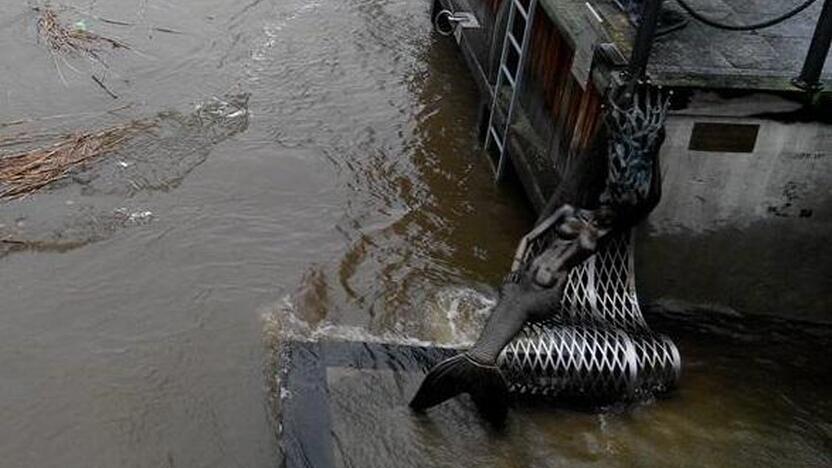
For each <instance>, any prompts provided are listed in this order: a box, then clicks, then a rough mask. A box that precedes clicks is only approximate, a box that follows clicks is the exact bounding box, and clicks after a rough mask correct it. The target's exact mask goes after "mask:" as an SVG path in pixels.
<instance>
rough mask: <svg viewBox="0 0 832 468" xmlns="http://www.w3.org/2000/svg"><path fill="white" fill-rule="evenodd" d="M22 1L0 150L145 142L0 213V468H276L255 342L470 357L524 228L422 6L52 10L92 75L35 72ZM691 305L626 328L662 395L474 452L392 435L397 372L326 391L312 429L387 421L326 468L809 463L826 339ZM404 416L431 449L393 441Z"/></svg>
mask: <svg viewBox="0 0 832 468" xmlns="http://www.w3.org/2000/svg"><path fill="white" fill-rule="evenodd" d="M29 5H30V3H27V2H24V1H17V0H15V1H7V2H3V3H2V5H0V90H1V91H2V92H0V125H2V127H0V135H3V136H4V137H7V138H8V137H10V136H13V135H20V134H21V133H23V132H26V133H27V134H28V135H33V136H32V138H34V139H35V140H38V141H40V139H43V140H44V141H47V140H48V138H49V136H48V135H45V136H44V135H42V134H44V133H56V132H65V131H70V130H76V129H95V128H100V127H103V126H107V125H113V124H119V123H123V122H126V121H130V120H133V119H143V120H149V121H153V122H154V124H155V125H156V129H155V130H153V131H152V132H150V133H146V134H143V135H141V136H138V137H136V138H135V139H133V140H131V141H129V142H127V143H126V144H125V145H124V147H123V148H121V149H120V150H119V151H116V152H115V153H114V154H113V155H110V156H108V157H107V158H106V159H105V160H102V161H100V162H99V163H97V164H94V165H91V167H89V168H88V170H86V171H80V172H79V173H77V174H73V175H72V177H70V178H68V179H67V180H64V181H62V182H60V183H58V184H56V185H54V186H51V187H50V188H49V189H48V190H46V191H43V192H41V193H38V194H34V195H31V196H29V197H27V198H25V199H22V200H17V201H3V202H0V239H5V240H11V241H14V242H6V243H4V244H2V245H0V298H2V302H0V466H3V467H6V466H9V467H29V466H37V467H52V466H54V467H74V466H85V467H98V466H101V467H105V466H106V467H110V466H137V467H139V466H140V467H150V466H153V467H157V466H186V467H203V466H204V467H209V466H218V467H219V466H222V467H227V466H239V467H251V466H275V465H279V464H280V460H281V455H280V446H279V432H280V425H279V411H280V409H279V404H278V403H277V401H278V400H279V399H280V395H279V382H278V381H277V380H278V379H279V375H280V369H279V367H280V366H285V365H289V364H287V363H284V362H281V361H280V359H278V357H277V356H276V354H277V350H278V349H279V348H280V344H281V342H282V341H284V340H286V339H288V338H292V339H298V338H301V339H318V340H326V339H333V338H337V339H354V340H375V341H378V340H382V341H392V342H405V343H413V342H418V343H425V342H431V343H439V344H443V345H463V344H465V343H468V342H470V341H471V340H472V339H473V338H475V337H476V335H477V333H478V327H479V326H480V325H481V323H482V321H483V319H484V317H485V315H486V313H487V309H488V306H489V305H490V304H491V303H492V302H493V296H494V291H493V286H494V285H496V284H498V282H499V280H500V278H501V277H502V276H503V274H504V273H505V272H506V269H507V268H508V266H509V261H510V257H511V254H512V253H513V250H514V247H515V245H516V242H517V241H518V239H519V238H520V236H522V235H523V233H524V232H525V231H527V230H528V229H529V227H530V226H531V224H532V222H533V215H532V213H531V212H530V211H529V209H528V208H527V205H526V204H525V202H524V200H523V199H522V197H521V196H520V195H519V194H518V192H517V191H516V190H514V189H512V188H510V187H495V186H494V184H493V183H492V181H491V174H490V169H489V168H488V167H487V163H486V162H485V160H484V159H483V158H482V155H481V154H480V153H479V151H478V145H477V141H476V134H475V126H476V125H475V124H476V122H475V120H476V118H475V117H476V116H475V110H476V109H475V106H476V102H477V95H476V89H475V86H474V83H473V81H472V80H471V79H470V78H469V76H468V72H467V70H466V68H465V67H464V65H463V63H462V61H461V59H460V57H459V56H458V53H457V51H456V49H455V46H454V45H453V44H452V43H451V42H449V41H447V40H446V39H443V38H440V37H437V36H436V35H435V34H433V33H432V32H431V28H430V21H429V17H428V10H429V7H430V5H429V4H428V2H417V1H409V0H408V1H404V0H400V1H389V0H271V1H270V0H253V1H251V2H237V1H230V0H182V1H172V0H113V1H108V2H99V1H96V0H88V1H80V0H74V1H72V2H69V1H68V2H66V3H65V5H70V6H72V7H73V8H69V9H62V10H60V11H59V15H60V18H62V19H65V20H66V21H68V22H69V23H70V24H73V23H75V22H76V21H79V20H83V27H85V28H87V30H90V31H93V32H97V33H99V34H104V35H107V36H111V37H114V38H118V39H119V40H121V41H123V42H125V43H126V44H128V45H129V46H130V47H131V48H130V49H129V50H124V49H118V50H113V51H107V52H104V53H103V54H102V55H101V57H100V60H98V61H96V60H90V59H88V58H85V57H77V56H76V57H72V56H64V55H62V54H51V53H50V52H49V50H48V49H47V48H46V46H45V44H44V43H43V42H42V41H38V32H37V29H36V21H37V19H36V13H35V12H33V11H32V10H31V9H30V8H29ZM114 21H116V22H118V23H126V24H115V23H114ZM92 75H95V76H96V78H98V79H99V80H100V81H101V82H102V83H104V85H105V86H106V87H107V89H109V93H108V92H107V91H105V90H104V89H103V88H102V87H100V86H98V85H97V84H96V82H95V81H93V80H92V78H91V76H92ZM110 93H112V94H113V95H115V96H118V98H117V99H115V98H113V97H112V96H111V95H110ZM0 142H2V140H0ZM2 149H5V148H2ZM696 313H697V314H698V315H696V316H695V319H694V318H692V314H691V313H690V311H685V312H684V313H682V312H668V311H666V310H656V311H655V313H654V314H651V315H652V316H651V317H648V319H649V320H652V324H653V326H654V327H655V328H656V329H658V330H661V331H663V332H666V333H668V334H669V335H671V336H672V337H673V338H674V339H675V340H676V341H677V342H678V343H679V344H680V347H681V348H682V353H683V355H684V357H685V370H684V372H685V374H684V377H683V380H682V385H681V388H680V390H679V392H678V393H677V394H675V395H673V396H671V397H670V398H669V399H667V400H662V401H657V402H650V403H647V404H645V405H639V406H638V407H636V408H626V409H620V408H614V409H610V410H609V411H605V412H601V413H597V412H589V413H587V412H585V411H574V410H569V409H558V410H555V411H553V410H545V411H544V410H542V409H541V410H540V411H535V410H534V409H528V408H521V409H518V410H517V411H516V415H513V416H512V418H513V419H511V420H510V426H509V431H508V433H506V434H494V433H491V432H489V431H488V430H487V429H485V428H483V427H481V422H478V421H477V420H476V419H470V418H471V417H473V416H471V413H470V411H467V410H466V407H464V406H451V407H449V408H450V409H449V410H448V411H447V412H446V413H447V415H445V416H443V414H444V413H443V412H442V410H441V409H438V410H437V413H434V414H435V415H436V416H435V417H436V418H437V419H436V420H435V421H433V423H431V422H430V421H431V420H430V419H428V420H425V419H424V418H412V417H411V415H410V414H409V413H407V412H406V411H404V410H402V408H403V406H402V402H403V401H405V399H406V397H407V396H408V395H407V392H408V391H409V387H407V386H402V385H396V384H395V382H396V379H397V378H405V377H396V376H395V375H394V376H392V377H391V376H389V375H386V374H380V375H381V376H370V377H368V378H367V379H363V380H362V378H360V376H358V377H356V376H355V375H347V376H340V377H339V376H338V375H334V376H333V377H332V378H331V379H330V385H331V386H332V389H331V393H332V395H334V396H335V397H337V398H334V399H333V403H332V404H333V414H334V415H335V416H334V426H333V428H332V429H328V428H322V430H331V431H333V433H338V431H341V430H347V432H350V431H349V429H350V428H351V427H352V428H355V427H365V428H367V429H366V431H365V432H367V435H371V434H372V430H373V429H375V430H377V431H378V430H381V428H384V427H388V426H389V424H390V423H391V421H392V422H396V421H398V422H399V423H400V424H399V427H404V428H405V429H404V430H403V432H401V431H399V432H395V431H393V432H388V433H387V434H392V435H390V437H393V438H395V443H393V442H390V441H386V439H385V438H384V437H381V438H375V437H369V438H368V437H362V434H361V432H360V431H352V432H351V434H352V435H350V436H349V437H347V436H343V437H341V439H339V440H341V441H342V443H341V445H340V448H339V449H338V450H339V455H338V457H337V458H338V460H340V463H342V464H344V465H345V466H397V465H404V466H406V465H408V464H413V463H415V462H414V460H421V459H420V458H419V457H416V456H414V457H411V458H408V459H403V458H401V454H402V453H417V452H418V453H426V452H429V453H431V454H432V455H430V457H431V458H430V463H432V464H434V465H435V466H468V465H469V464H470V463H474V462H475V461H476V462H478V463H480V462H481V463H489V464H499V465H502V466H526V465H535V466H560V465H564V464H569V465H571V464H579V463H583V464H587V465H593V464H595V465H598V464H605V463H606V464H614V465H645V466H646V465H652V464H672V465H690V466H694V465H695V466H701V465H711V466H726V465H736V466H745V465H750V464H756V465H766V466H783V465H789V464H793V465H802V466H810V465H815V466H828V465H829V464H830V463H832V456H831V455H830V452H832V442H831V441H830V440H831V439H832V406H830V400H829V398H828V389H829V388H830V383H832V382H830V381H829V380H830V372H829V371H830V358H829V356H828V353H825V352H824V350H828V349H829V345H830V344H832V331H830V330H829V329H828V328H825V327H821V326H814V325H803V324H797V323H789V322H782V321H776V320H769V319H766V320H750V319H746V318H739V317H732V316H727V315H724V314H717V313H711V312H706V311H697V312H696ZM351 379H352V380H351ZM373 379H375V380H373ZM406 379H410V380H408V382H410V381H413V382H415V381H416V379H418V376H415V377H414V376H410V377H407V378H406ZM367 382H376V383H377V385H369V386H368V383H367ZM391 382H392V383H391ZM408 385H409V384H408ZM372 392H377V393H376V394H375V395H373V394H372ZM374 401H376V402H388V403H389V404H388V406H387V407H392V408H395V411H393V412H392V413H390V412H386V413H384V412H382V410H381V409H379V408H385V406H384V405H382V404H380V405H379V406H373V405H372V403H373V402H374ZM453 404H454V405H459V404H461V403H458V402H457V403H453ZM468 409H470V408H468ZM390 414H393V415H395V418H393V419H389V418H390ZM374 415H376V416H378V418H382V417H383V418H388V419H386V420H385V421H386V422H385V424H377V425H374V424H372V422H373V421H378V420H380V419H374ZM351 418H353V419H351ZM367 418H370V419H369V423H368V419H367ZM424 424H434V425H442V424H444V425H445V426H443V427H444V429H443V430H444V432H445V433H446V434H450V435H451V436H452V437H451V439H453V440H455V441H456V442H455V444H451V445H447V441H446V440H443V438H436V439H430V440H433V442H431V443H429V444H428V445H426V446H423V445H421V444H424V440H425V439H418V441H419V442H418V443H417V442H412V443H410V442H408V441H409V440H410V439H409V438H407V437H404V436H407V435H408V434H410V432H408V431H411V430H413V431H418V430H419V428H420V427H421V426H420V425H424ZM344 428H346V429H344ZM396 434H398V435H396ZM469 436H470V437H469ZM460 439H462V440H463V441H460ZM373 441H375V442H373ZM344 443H346V445H344ZM358 448H362V450H357V449H358ZM353 449H355V450H353ZM401 450H405V452H402V451H401ZM477 454H479V455H477ZM519 454H525V456H519ZM476 456H479V457H480V458H476ZM362 457H365V458H362ZM466 457H467V458H466ZM469 461H470V463H469Z"/></svg>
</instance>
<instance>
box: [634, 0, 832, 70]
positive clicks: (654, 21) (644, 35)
mask: <svg viewBox="0 0 832 468" xmlns="http://www.w3.org/2000/svg"><path fill="white" fill-rule="evenodd" d="M829 1H832V0H827V3H828V2H829ZM661 9H662V0H646V1H645V2H644V5H643V6H642V9H641V22H640V23H639V26H638V32H637V33H636V41H635V44H633V53H632V54H631V55H630V67H629V68H628V69H627V76H628V78H631V79H640V78H642V77H643V76H644V74H645V72H646V71H647V61H648V60H649V59H650V50H651V49H652V48H653V40H654V38H655V36H656V28H657V27H658V24H659V12H660V11H661Z"/></svg>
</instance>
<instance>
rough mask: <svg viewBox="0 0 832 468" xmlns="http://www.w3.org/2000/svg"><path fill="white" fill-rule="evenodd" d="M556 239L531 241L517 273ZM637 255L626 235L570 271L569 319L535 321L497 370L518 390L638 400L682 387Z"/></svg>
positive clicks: (565, 307) (542, 236) (544, 236)
mask: <svg viewBox="0 0 832 468" xmlns="http://www.w3.org/2000/svg"><path fill="white" fill-rule="evenodd" d="M532 234H536V233H535V232H534V231H533V233H532ZM553 235H555V234H553V233H551V232H549V231H545V230H543V232H540V233H539V235H538V236H537V237H531V238H529V237H527V240H526V242H524V243H522V244H521V249H522V251H521V252H520V255H518V258H517V259H516V260H518V261H516V263H515V267H518V265H521V264H522V262H524V261H528V260H529V259H531V258H534V257H535V256H536V255H537V254H539V252H541V251H542V250H543V249H544V248H545V245H546V244H547V243H548V241H549V240H550V239H548V237H549V236H553ZM632 250H633V243H632V235H631V233H630V232H629V231H627V232H622V233H620V234H618V235H616V236H615V237H613V238H611V239H610V240H609V241H608V243H607V244H605V246H604V247H603V248H602V249H600V250H599V252H598V253H596V254H595V255H593V256H591V257H590V258H588V259H587V260H586V261H585V262H584V263H582V264H581V265H579V266H577V267H575V268H573V269H572V270H571V271H570V272H569V275H568V279H567V283H566V287H565V290H564V294H563V299H562V300H561V308H562V309H561V313H560V314H558V315H556V316H553V317H551V318H548V319H546V320H545V321H538V322H528V323H527V324H526V325H525V326H524V327H523V329H522V330H521V331H520V333H519V334H518V335H517V336H516V337H515V338H514V340H512V341H511V343H509V344H508V345H507V346H506V347H505V348H504V349H503V351H502V353H501V354H500V357H499V359H498V361H497V365H498V366H499V367H500V369H501V370H502V371H503V372H504V373H505V375H506V379H507V380H508V382H509V390H510V391H512V392H515V393H520V394H529V395H544V396H571V397H588V398H605V397H610V398H614V397H622V396H623V397H626V398H638V397H641V396H643V395H645V394H652V393H655V392H661V391H665V390H668V389H670V388H672V387H673V386H674V384H675V382H676V380H677V379H678V377H679V373H680V371H681V357H680V355H679V351H678V349H677V348H676V345H675V344H674V343H673V342H672V341H671V340H670V339H669V338H667V337H665V336H663V335H658V334H654V333H653V332H652V331H651V330H650V328H649V327H648V326H647V322H646V321H645V320H644V316H643V315H642V313H641V308H640V306H639V304H638V298H637V296H636V292H635V275H634V265H633V255H632ZM515 271H516V270H515Z"/></svg>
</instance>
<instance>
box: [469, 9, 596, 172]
mask: <svg viewBox="0 0 832 468" xmlns="http://www.w3.org/2000/svg"><path fill="white" fill-rule="evenodd" d="M483 1H486V2H488V4H489V7H490V8H491V10H492V11H493V12H494V13H495V14H496V12H497V11H498V10H499V8H500V5H501V4H502V2H503V0H483ZM530 46H531V50H530V56H529V63H528V66H529V68H528V73H530V75H531V77H530V78H531V79H532V80H535V81H536V82H537V83H538V84H539V85H540V87H541V89H542V90H543V96H542V99H543V100H544V106H545V108H546V110H547V111H548V113H549V115H550V117H551V119H552V124H553V125H554V127H555V134H556V135H559V138H558V140H559V141H558V142H557V144H558V150H557V151H556V152H555V153H556V154H560V155H564V156H567V157H569V156H571V155H578V154H580V153H582V152H583V151H584V150H585V149H586V148H587V146H588V145H589V143H590V142H591V141H592V139H593V137H594V136H595V134H596V132H597V131H598V127H599V125H600V118H601V93H599V92H598V90H596V89H595V87H594V86H593V85H592V84H589V85H588V86H587V89H586V90H584V89H582V88H581V86H580V85H579V84H578V82H577V81H576V80H575V78H574V77H573V76H572V73H571V71H570V69H571V66H572V55H573V52H574V51H573V49H572V48H571V47H570V45H569V43H568V42H567V41H566V40H565V39H564V38H563V36H562V35H561V33H560V31H559V30H558V28H557V27H556V26H555V25H554V24H553V23H552V20H551V19H550V18H549V16H548V15H547V14H545V13H544V12H543V11H542V10H540V11H538V14H536V15H535V19H534V25H533V29H532V42H531V45H530Z"/></svg>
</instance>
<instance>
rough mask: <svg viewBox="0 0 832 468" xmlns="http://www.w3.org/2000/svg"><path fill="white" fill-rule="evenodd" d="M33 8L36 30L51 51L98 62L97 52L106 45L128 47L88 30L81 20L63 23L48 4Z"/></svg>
mask: <svg viewBox="0 0 832 468" xmlns="http://www.w3.org/2000/svg"><path fill="white" fill-rule="evenodd" d="M33 9H34V10H35V11H36V12H37V13H38V22H37V25H38V32H39V33H40V36H41V38H42V39H43V41H44V42H45V43H46V44H47V45H48V46H49V48H50V49H51V50H52V51H53V52H61V53H75V54H80V55H84V56H86V57H88V58H90V59H92V60H96V61H99V62H100V61H101V58H100V56H99V54H100V52H101V51H102V50H103V49H104V48H106V47H110V48H112V49H128V50H129V49H130V46H129V45H127V44H126V43H124V42H122V41H119V40H117V39H113V38H111V37H106V36H102V35H100V34H96V33H94V32H91V31H89V30H88V29H87V25H86V23H85V22H84V21H83V20H80V21H78V22H76V23H75V24H74V25H67V24H64V23H63V22H61V20H60V19H58V14H57V13H56V11H55V9H54V8H52V7H50V6H48V5H47V6H39V7H33Z"/></svg>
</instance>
